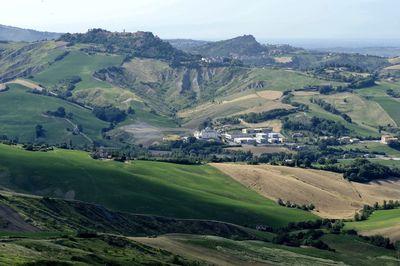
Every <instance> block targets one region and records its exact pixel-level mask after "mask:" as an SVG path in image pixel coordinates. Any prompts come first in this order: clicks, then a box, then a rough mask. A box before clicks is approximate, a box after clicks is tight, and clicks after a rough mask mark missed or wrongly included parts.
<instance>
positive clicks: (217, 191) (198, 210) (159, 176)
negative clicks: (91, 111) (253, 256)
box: [0, 145, 316, 227]
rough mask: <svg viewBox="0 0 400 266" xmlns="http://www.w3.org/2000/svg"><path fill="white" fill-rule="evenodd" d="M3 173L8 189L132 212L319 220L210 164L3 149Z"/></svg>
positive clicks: (249, 220)
mask: <svg viewBox="0 0 400 266" xmlns="http://www.w3.org/2000/svg"><path fill="white" fill-rule="evenodd" d="M0 169H1V170H0V176H1V179H0V181H1V182H0V185H1V186H3V187H7V188H9V189H13V190H16V191H19V192H24V193H31V194H39V195H48V196H57V197H66V198H74V199H78V200H82V201H86V202H94V203H99V204H102V205H104V206H106V207H109V208H111V209H114V210H121V211H129V212H132V213H144V214H156V215H162V216H172V217H179V218H198V219H213V220H221V221H227V222H233V223H237V224H241V225H252V226H254V225H256V224H268V225H271V226H275V227H276V226H283V225H285V224H287V223H288V222H291V221H304V220H310V219H316V216H315V215H313V214H311V213H309V212H305V211H301V210H297V209H290V208H286V207H280V206H278V205H277V204H276V203H275V202H273V201H271V200H268V199H265V198H263V197H261V196H259V195H258V194H257V193H255V192H253V191H251V190H248V189H247V188H245V187H244V186H242V185H240V184H239V183H237V182H236V181H234V180H232V179H231V178H229V177H228V176H226V175H224V174H222V173H221V172H219V171H218V170H216V169H215V168H213V167H211V166H207V165H201V166H192V165H177V164H170V163H160V162H150V161H133V162H129V163H118V162H113V161H96V160H93V159H91V158H90V157H89V155H88V154H87V153H84V152H78V151H68V150H55V151H52V152H46V153H43V152H27V151H24V150H22V149H21V148H18V147H10V146H5V145H0Z"/></svg>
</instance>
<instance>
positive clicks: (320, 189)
mask: <svg viewBox="0 0 400 266" xmlns="http://www.w3.org/2000/svg"><path fill="white" fill-rule="evenodd" d="M212 165H213V166H214V167H216V168H217V169H219V170H221V171H222V172H224V173H225V174H227V175H229V176H231V177H232V178H234V179H235V180H237V181H238V182H240V183H242V184H243V185H245V186H246V187H248V188H250V189H252V190H254V191H256V192H257V193H259V194H260V195H262V196H264V197H267V198H269V199H272V200H275V201H276V200H278V199H279V198H280V199H282V200H283V201H284V202H287V201H290V202H292V203H296V204H311V203H312V204H314V205H315V207H316V212H315V214H317V215H319V216H321V217H328V218H336V219H340V218H341V219H344V218H352V217H353V216H354V213H355V211H357V210H360V209H361V208H362V207H363V206H364V205H365V204H369V205H373V204H374V203H375V202H379V203H382V202H383V201H384V200H396V199H399V198H400V191H399V188H400V181H399V180H390V181H377V182H374V183H370V184H360V183H355V182H349V181H347V180H345V179H344V178H343V176H342V175H341V174H337V173H331V172H327V171H320V170H312V169H298V168H291V167H284V166H271V165H259V166H254V165H251V166H250V165H240V164H212Z"/></svg>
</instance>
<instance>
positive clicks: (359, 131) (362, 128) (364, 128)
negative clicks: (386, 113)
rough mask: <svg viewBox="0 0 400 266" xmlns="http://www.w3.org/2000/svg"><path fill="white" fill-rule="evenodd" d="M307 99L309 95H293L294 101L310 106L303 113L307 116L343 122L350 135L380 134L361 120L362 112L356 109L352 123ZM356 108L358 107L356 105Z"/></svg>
mask: <svg viewBox="0 0 400 266" xmlns="http://www.w3.org/2000/svg"><path fill="white" fill-rule="evenodd" d="M334 97H335V96H334ZM309 99H310V96H295V97H294V101H296V102H300V103H304V104H306V105H308V106H309V107H310V111H309V112H308V113H306V114H305V115H307V116H309V117H312V116H316V117H321V118H325V119H329V120H333V121H336V122H339V123H341V124H343V125H344V126H345V127H346V128H348V129H349V130H350V131H351V135H354V136H374V137H378V136H380V134H379V133H378V130H377V129H376V128H374V127H371V126H369V125H368V124H367V123H366V122H364V120H362V118H361V115H362V116H364V113H363V112H360V111H357V113H358V115H357V117H356V121H354V122H353V123H349V122H347V121H345V120H344V119H343V118H342V117H340V116H338V115H334V114H332V113H330V112H327V111H325V110H324V109H323V108H322V107H320V106H319V105H317V104H314V103H311V102H310V100H309ZM357 108H360V107H357ZM363 110H364V112H367V113H368V112H375V111H376V108H374V109H372V110H371V109H367V108H363ZM378 115H379V114H378ZM380 115H382V113H380ZM353 116H354V115H353ZM374 116H375V114H374Z"/></svg>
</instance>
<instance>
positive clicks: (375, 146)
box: [340, 142, 400, 157]
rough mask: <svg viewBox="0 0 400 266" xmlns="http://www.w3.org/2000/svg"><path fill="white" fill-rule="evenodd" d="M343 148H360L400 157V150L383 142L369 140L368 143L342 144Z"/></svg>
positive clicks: (369, 151)
mask: <svg viewBox="0 0 400 266" xmlns="http://www.w3.org/2000/svg"><path fill="white" fill-rule="evenodd" d="M340 148H341V149H343V150H356V149H360V150H361V151H365V152H366V153H372V152H384V153H385V154H386V155H388V156H392V157H400V151H398V150H396V149H393V148H391V147H389V146H388V145H386V144H382V143H379V142H367V143H357V144H349V145H342V146H340Z"/></svg>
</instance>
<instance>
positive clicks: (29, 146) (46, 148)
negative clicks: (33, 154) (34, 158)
mask: <svg viewBox="0 0 400 266" xmlns="http://www.w3.org/2000/svg"><path fill="white" fill-rule="evenodd" d="M22 148H23V149H25V150H27V151H43V152H46V151H52V150H54V148H53V147H51V146H48V145H46V144H40V145H36V144H32V143H27V144H24V145H22Z"/></svg>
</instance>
